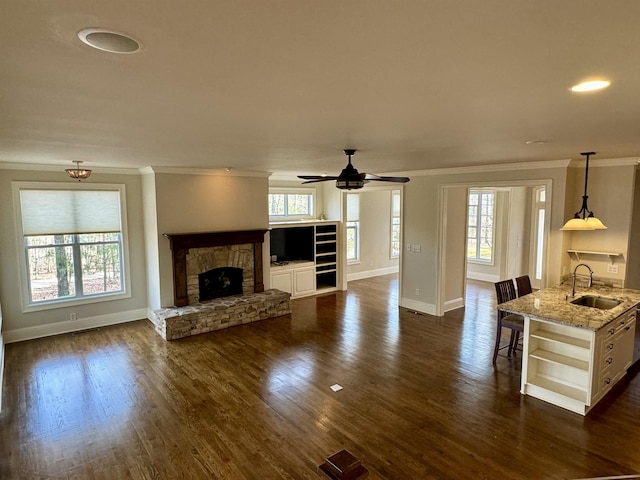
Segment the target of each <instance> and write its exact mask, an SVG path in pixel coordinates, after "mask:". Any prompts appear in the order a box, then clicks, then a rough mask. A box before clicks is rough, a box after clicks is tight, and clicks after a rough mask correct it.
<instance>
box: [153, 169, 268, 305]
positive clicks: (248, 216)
mask: <svg viewBox="0 0 640 480" xmlns="http://www.w3.org/2000/svg"><path fill="white" fill-rule="evenodd" d="M154 175H155V179H154V183H155V202H156V213H155V215H156V221H155V229H156V231H155V232H153V231H152V230H153V228H154V225H153V223H154V222H153V221H152V220H150V219H148V218H147V221H146V223H145V225H146V227H147V228H149V231H147V235H148V236H150V235H155V238H156V239H157V242H158V259H159V260H158V267H159V268H158V278H154V276H153V275H154V272H150V275H151V276H150V278H149V279H148V288H149V289H150V294H149V296H150V298H156V297H157V296H159V298H160V304H161V306H162V307H168V306H172V305H173V303H174V302H173V277H172V262H171V249H170V247H169V240H168V239H167V238H166V237H164V236H163V234H165V233H196V232H223V231H232V230H254V229H265V230H266V229H268V228H269V215H268V211H267V195H268V191H269V187H268V178H267V175H266V174H265V175H264V176H262V177H261V176H240V175H239V174H238V175H203V174H188V173H174V172H167V170H166V169H164V170H160V171H157V172H155V173H154ZM145 186H146V187H148V188H152V187H153V185H151V181H148V180H147V181H146V182H145ZM150 195H151V193H150V192H146V193H145V197H146V198H147V197H149V196H150ZM150 241H151V240H149V241H148V242H147V243H149V242H150ZM265 281H266V280H265ZM267 284H268V283H267ZM158 287H159V291H152V289H157V288H158Z"/></svg>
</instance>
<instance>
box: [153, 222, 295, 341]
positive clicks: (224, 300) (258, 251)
mask: <svg viewBox="0 0 640 480" xmlns="http://www.w3.org/2000/svg"><path fill="white" fill-rule="evenodd" d="M265 233H266V230H242V231H233V232H207V233H185V234H165V236H166V237H167V238H168V239H169V242H170V248H171V254H172V262H173V293H174V303H175V306H174V307H170V308H161V309H159V310H156V311H154V312H153V318H151V321H152V322H153V323H154V324H155V327H156V331H157V332H158V333H159V334H160V335H161V336H162V337H163V338H164V339H166V340H174V339H177V338H182V337H187V336H190V335H196V334H198V333H204V332H209V331H212V330H219V329H222V328H227V327H230V326H233V325H239V324H243V323H250V322H254V321H257V320H263V319H266V318H271V317H275V316H280V315H286V314H288V313H290V312H291V308H290V303H289V300H290V294H288V293H286V292H281V291H280V290H267V291H266V292H265V291H264V283H263V268H262V244H263V240H264V234H265ZM232 277H233V278H232ZM233 283H235V285H233V288H234V290H233V291H231V290H230V289H229V287H230V286H231V284H233ZM238 283H239V284H238ZM203 284H204V285H205V286H204V290H205V293H204V295H203V289H202V288H201V286H202V285H203ZM207 290H209V291H207ZM212 293H213V295H211V294H212ZM205 297H206V298H205ZM212 297H213V298H212Z"/></svg>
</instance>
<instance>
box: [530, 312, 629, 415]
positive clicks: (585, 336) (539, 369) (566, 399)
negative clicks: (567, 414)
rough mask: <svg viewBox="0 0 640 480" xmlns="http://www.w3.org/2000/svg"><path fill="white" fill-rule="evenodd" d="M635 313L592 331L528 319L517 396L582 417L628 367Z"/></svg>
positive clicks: (627, 313)
mask: <svg viewBox="0 0 640 480" xmlns="http://www.w3.org/2000/svg"><path fill="white" fill-rule="evenodd" d="M635 315H636V309H635V308H632V309H631V310H629V311H628V312H626V313H624V314H622V315H621V316H620V317H618V318H616V319H615V320H613V321H612V322H611V324H610V325H611V326H606V327H604V328H602V329H600V330H597V331H593V330H588V329H584V328H580V327H571V326H567V325H559V324H556V323H553V322H549V321H544V320H536V319H529V320H528V321H527V322H526V324H525V355H524V357H523V368H522V370H523V376H522V388H521V393H523V394H526V395H531V396H533V397H536V398H540V399H541V400H545V401H548V402H550V403H553V404H555V405H558V406H561V407H564V408H566V409H568V410H571V411H574V412H577V413H580V414H582V415H584V414H586V413H587V412H588V411H589V409H590V408H591V407H592V406H593V405H595V404H596V403H597V402H598V401H599V400H600V399H601V398H602V397H603V396H604V395H605V394H606V393H607V392H608V391H609V390H610V389H611V387H613V385H614V384H615V383H616V382H617V381H618V380H620V378H622V376H623V375H624V374H625V372H626V371H627V368H629V367H630V366H631V358H632V353H633V340H634V333H635V325H636V319H635Z"/></svg>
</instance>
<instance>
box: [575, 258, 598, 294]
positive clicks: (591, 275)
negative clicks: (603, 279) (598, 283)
mask: <svg viewBox="0 0 640 480" xmlns="http://www.w3.org/2000/svg"><path fill="white" fill-rule="evenodd" d="M578 267H587V270H589V288H591V285H593V270H591V267H590V266H589V265H587V264H586V263H579V264H578V265H576V268H574V269H573V278H572V280H571V296H572V297H575V296H576V272H577V271H578Z"/></svg>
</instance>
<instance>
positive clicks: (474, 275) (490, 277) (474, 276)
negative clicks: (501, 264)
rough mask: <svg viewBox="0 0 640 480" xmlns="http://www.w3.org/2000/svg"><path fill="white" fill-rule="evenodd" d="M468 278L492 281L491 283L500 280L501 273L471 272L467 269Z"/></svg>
mask: <svg viewBox="0 0 640 480" xmlns="http://www.w3.org/2000/svg"><path fill="white" fill-rule="evenodd" d="M467 278H469V279H471V280H480V281H481V282H491V283H496V282H499V281H500V275H495V274H492V273H478V272H470V271H469V270H467Z"/></svg>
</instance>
